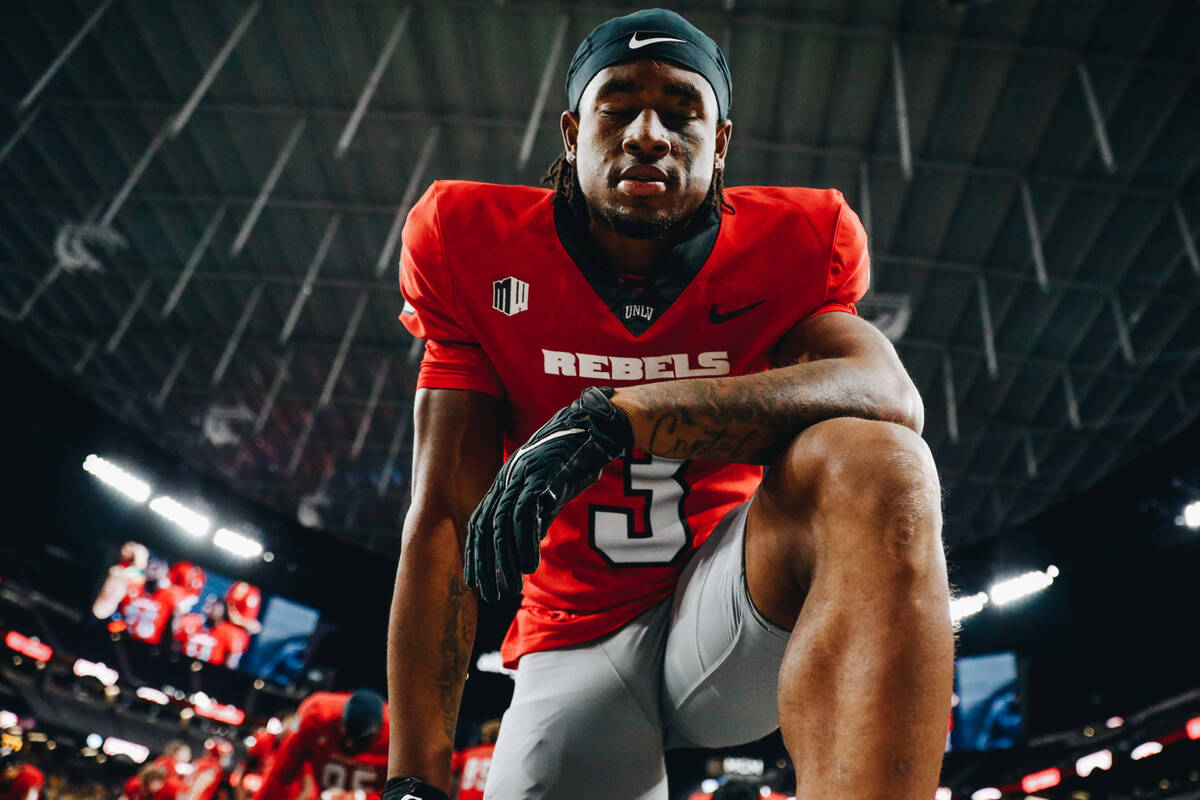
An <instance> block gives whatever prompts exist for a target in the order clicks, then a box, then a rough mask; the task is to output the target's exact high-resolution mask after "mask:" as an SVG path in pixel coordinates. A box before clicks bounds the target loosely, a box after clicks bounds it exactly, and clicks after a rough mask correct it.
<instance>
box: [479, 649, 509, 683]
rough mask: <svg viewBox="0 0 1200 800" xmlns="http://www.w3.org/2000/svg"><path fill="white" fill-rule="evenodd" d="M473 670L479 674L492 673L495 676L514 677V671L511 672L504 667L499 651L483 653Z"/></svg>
mask: <svg viewBox="0 0 1200 800" xmlns="http://www.w3.org/2000/svg"><path fill="white" fill-rule="evenodd" d="M475 669H477V670H479V671H480V672H494V673H496V674H497V675H507V676H509V677H510V678H511V677H512V676H513V675H516V674H517V673H516V670H511V669H509V668H508V667H506V666H504V658H503V657H502V656H501V655H500V651H498V650H493V651H492V652H490V653H484V654H482V655H481V656H479V658H478V659H477V660H476V661H475Z"/></svg>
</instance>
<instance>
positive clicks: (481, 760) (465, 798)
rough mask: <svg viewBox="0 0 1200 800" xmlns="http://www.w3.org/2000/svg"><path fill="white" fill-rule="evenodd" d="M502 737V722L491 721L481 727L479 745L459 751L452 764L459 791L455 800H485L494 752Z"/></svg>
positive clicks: (455, 783)
mask: <svg viewBox="0 0 1200 800" xmlns="http://www.w3.org/2000/svg"><path fill="white" fill-rule="evenodd" d="M499 735H500V720H498V719H489V720H488V721H487V722H485V723H483V725H481V726H480V730H479V744H477V745H475V746H474V747H468V748H467V749H465V750H459V751H458V752H456V753H455V754H454V758H453V759H452V760H451V762H450V772H451V773H452V774H453V775H454V785H455V786H456V787H457V791H456V793H455V795H454V797H455V800H483V789H484V787H485V786H487V776H488V771H489V770H490V769H491V768H492V751H494V750H495V749H496V737H497V736H499Z"/></svg>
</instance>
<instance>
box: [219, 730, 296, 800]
mask: <svg viewBox="0 0 1200 800" xmlns="http://www.w3.org/2000/svg"><path fill="white" fill-rule="evenodd" d="M295 726H296V715H295V713H291V714H288V715H286V716H285V717H284V718H283V720H282V721H281V727H280V729H279V732H278V733H272V732H271V730H268V728H259V729H258V730H256V731H255V732H254V733H253V735H252V736H251V737H250V738H249V739H248V740H247V742H248V744H247V747H246V758H245V760H244V761H242V762H241V763H240V764H239V765H238V768H237V769H236V770H234V773H233V775H232V776H231V777H230V783H231V784H232V785H233V787H234V798H235V800H246V798H247V797H252V796H254V795H255V794H256V793H257V792H258V790H259V789H261V788H262V781H263V776H264V775H265V774H266V773H267V770H269V769H270V768H271V761H272V760H273V759H274V758H275V749H276V748H277V747H278V746H279V740H280V739H281V738H282V737H283V736H284V735H286V733H287V732H288V731H290V730H292V729H294V728H295ZM316 787H317V784H316V779H315V778H313V775H312V765H311V764H305V765H304V774H303V777H302V778H301V779H300V780H298V781H294V782H293V783H292V784H291V785H290V786H288V787H287V789H286V792H287V796H288V800H312V798H314V797H316V796H317V791H316Z"/></svg>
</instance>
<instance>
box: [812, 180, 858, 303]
mask: <svg viewBox="0 0 1200 800" xmlns="http://www.w3.org/2000/svg"><path fill="white" fill-rule="evenodd" d="M837 197H838V209H837V218H836V219H835V220H834V223H833V234H832V235H831V236H830V237H829V255H828V257H827V258H826V261H825V294H824V299H823V301H822V303H821V305H819V306H817V308H815V309H814V310H813V311H812V312H810V313H809V315H808V316H810V317H815V316H817V315H818V314H824V313H826V312H829V311H842V312H845V313H847V314H853V315H855V316H858V309H857V308H855V306H854V301H853V300H851V301H847V299H846V298H845V297H844V296H843V297H835V294H838V293H839V292H838V291H837V290H843V291H842V292H840V293H841V294H843V295H844V293H845V292H844V289H845V288H846V286H847V284H848V283H850V282H852V281H854V278H853V277H852V276H847V275H844V274H842V275H838V276H837V277H839V278H840V282H839V283H838V284H837V285H836V286H835V284H834V277H835V270H834V259H835V257H838V256H840V255H842V254H841V250H840V245H842V244H843V238H844V237H848V238H850V239H851V240H853V239H854V238H857V236H856V231H853V230H851V231H846V230H844V229H845V228H846V227H847V224H852V223H848V219H850V218H854V212H853V211H852V210H851V209H850V204H849V203H847V202H846V198H845V197H844V196H843V195H842V193H841V192H838V193H837ZM855 221H857V220H856V218H855ZM859 227H860V228H861V223H860V226H859ZM851 243H853V242H851ZM867 259H868V255H867V251H866V233H865V231H864V232H863V238H862V253H861V256H860V257H859V262H858V264H855V265H853V266H852V265H849V264H844V265H843V272H844V271H847V270H849V271H850V272H857V271H858V268H859V264H861V263H862V262H863V261H867ZM866 268H867V270H870V266H869V261H868V262H867V267H866ZM868 275H869V272H868ZM867 280H868V279H867V278H864V279H863V281H862V283H863V286H862V291H861V292H858V291H854V292H853V293H854V294H855V295H857V297H855V298H854V299H855V300H858V299H861V298H862V295H863V294H865V293H866V281H867Z"/></svg>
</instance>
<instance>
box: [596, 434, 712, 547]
mask: <svg viewBox="0 0 1200 800" xmlns="http://www.w3.org/2000/svg"><path fill="white" fill-rule="evenodd" d="M688 463H689V462H687V461H677V460H675V459H673V458H659V457H658V456H647V457H645V458H643V459H637V460H635V459H632V458H627V459H625V496H626V497H628V498H630V499H631V500H635V502H636V500H637V499H639V498H640V499H641V500H642V503H641V505H642V512H641V524H640V525H639V524H638V520H637V517H636V514H637V510H636V507H633V508H626V507H622V506H600V505H591V506H588V538H589V539H590V541H591V543H592V547H594V548H595V549H596V551H597V552H599V553H600V556H601V557H602V558H603V559H604V560H605V561H607V562H608V563H609V564H611V565H612V566H614V567H661V566H666V565H668V564H671V563H673V562H674V561H675V559H677V558H679V557H680V556H681V555H683V554H684V553H686V552H687V550H688V546H689V545H690V543H691V540H692V531H691V528H689V527H688V524H687V518H686V517H685V516H684V513H683V502H684V500H685V499H687V495H688V485H687V483H686V482H684V480H683V473H684V471H685V470H687V468H688Z"/></svg>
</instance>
